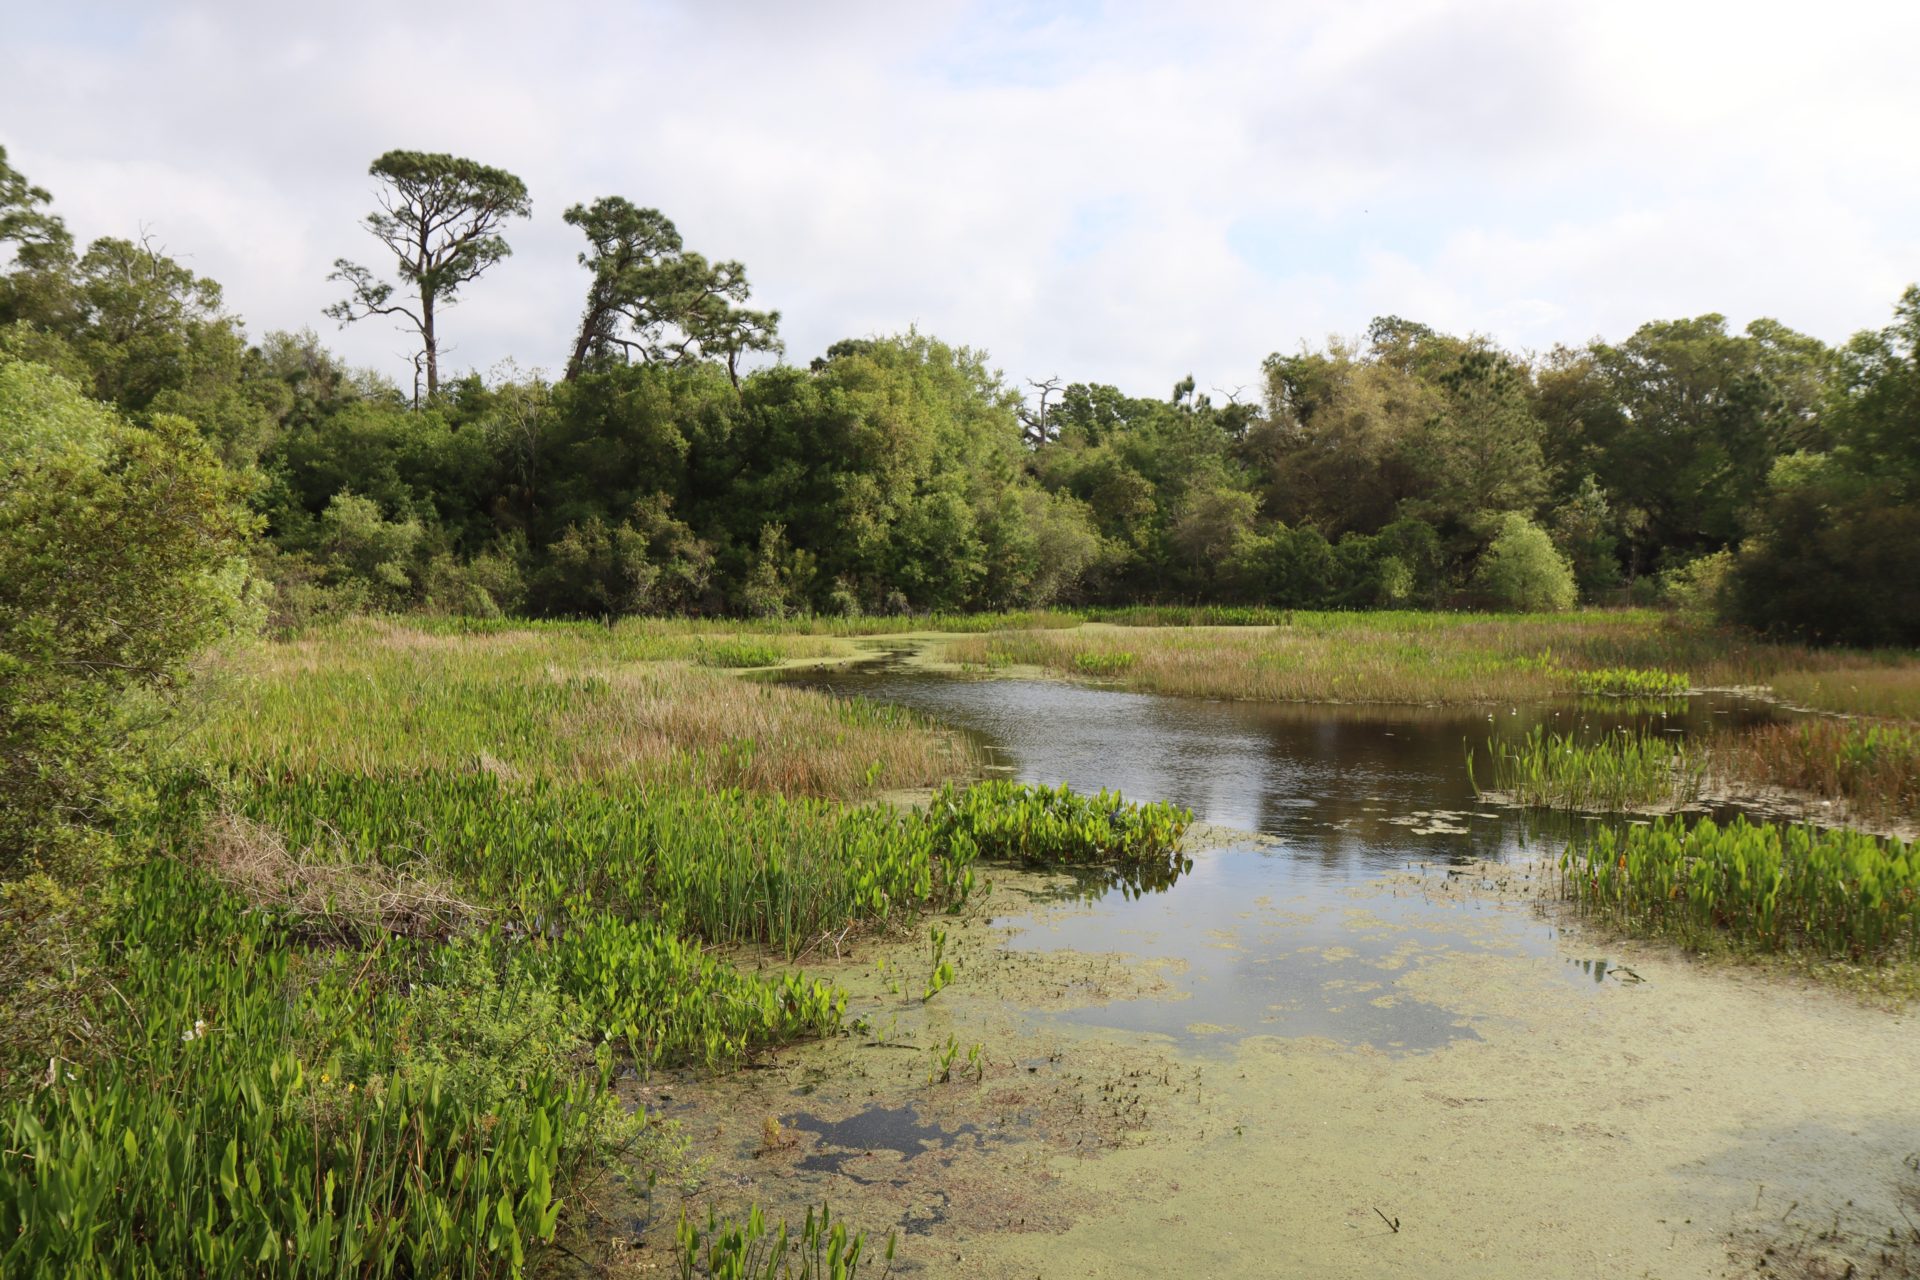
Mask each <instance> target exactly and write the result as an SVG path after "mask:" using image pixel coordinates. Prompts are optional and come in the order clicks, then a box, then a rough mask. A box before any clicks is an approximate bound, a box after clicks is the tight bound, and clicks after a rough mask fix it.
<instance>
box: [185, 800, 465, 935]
mask: <svg viewBox="0 0 1920 1280" xmlns="http://www.w3.org/2000/svg"><path fill="white" fill-rule="evenodd" d="M199 853H200V856H199V864H200V865H201V866H202V867H203V868H205V869H206V870H207V871H208V872H209V873H210V874H211V875H212V876H213V877H214V879H216V880H218V881H219V882H220V883H221V884H223V885H225V886H226V887H227V888H229V889H231V890H233V891H234V892H235V893H237V894H239V895H240V896H241V897H243V898H245V899H246V900H247V901H249V902H252V903H254V904H255V905H257V906H262V907H271V908H276V909H280V910H283V911H287V912H290V913H291V914H292V915H294V916H295V917H297V918H298V919H299V921H300V924H301V927H302V928H303V929H304V930H305V931H307V932H309V933H313V934H317V935H323V936H326V937H330V938H334V939H338V940H342V941H360V940H364V939H365V938H367V937H370V936H373V935H377V934H391V935H395V936H398V937H406V938H438V939H442V940H444V939H446V938H448V937H451V936H452V935H453V934H454V933H456V932H458V931H459V930H460V929H461V928H462V927H463V926H465V925H466V924H467V923H468V922H469V921H472V920H475V919H477V918H478V917H480V916H482V915H484V914H485V912H484V911H483V910H482V909H481V908H479V907H477V906H475V905H474V904H472V903H470V902H467V901H465V900H464V899H461V898H460V897H458V896H456V895H455V894H454V893H453V891H452V890H451V889H449V888H448V887H447V886H446V885H445V884H442V883H441V882H439V881H438V880H435V879H433V878H432V877H430V876H426V875H422V874H416V873H415V872H413V871H409V870H406V869H404V868H393V867H384V866H380V865H378V864H373V863H366V862H344V861H335V860H331V859H329V858H327V857H326V856H325V855H324V851H321V850H315V849H307V850H303V851H301V852H300V853H297V854H296V853H294V852H292V851H290V850H289V849H288V848H287V846H286V843H285V842H284V841H283V840H282V839H281V838H280V835H279V833H278V832H276V831H274V830H273V829H272V828H270V827H264V826H261V825H260V824H259V823H257V822H252V821H249V820H248V819H246V818H243V817H240V816H239V815H237V814H221V815H219V816H218V817H216V818H215V819H213V820H212V821H211V822H209V823H208V824H207V828H206V834H205V839H204V840H203V841H202V843H201V845H200V850H199Z"/></svg>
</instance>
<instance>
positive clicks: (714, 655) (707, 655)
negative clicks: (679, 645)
mask: <svg viewBox="0 0 1920 1280" xmlns="http://www.w3.org/2000/svg"><path fill="white" fill-rule="evenodd" d="M785 656H786V654H785V653H784V652H782V651H781V649H780V647H779V646H778V645H773V644H768V643H766V642H765V641H763V640H744V639H742V640H728V641H723V642H721V643H719V644H709V645H702V646H701V647H700V649H699V651H698V653H697V654H696V660H697V661H698V662H699V663H700V665H701V666H705V667H777V666H779V665H780V662H781V660H782V659H783V658H784V657H785Z"/></svg>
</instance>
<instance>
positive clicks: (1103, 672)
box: [1073, 650, 1139, 676]
mask: <svg viewBox="0 0 1920 1280" xmlns="http://www.w3.org/2000/svg"><path fill="white" fill-rule="evenodd" d="M1138 660H1139V659H1138V657H1137V656H1136V655H1135V654H1132V653H1128V652H1126V651H1125V650H1118V651H1115V650H1106V651H1102V650H1089V651H1087V652H1084V653H1076V654H1074V655H1073V669H1074V670H1075V671H1077V672H1079V673H1080V674H1081V675H1083V676H1118V675H1125V674H1126V673H1127V672H1128V671H1130V670H1132V669H1133V664H1134V663H1135V662H1137V661H1138Z"/></svg>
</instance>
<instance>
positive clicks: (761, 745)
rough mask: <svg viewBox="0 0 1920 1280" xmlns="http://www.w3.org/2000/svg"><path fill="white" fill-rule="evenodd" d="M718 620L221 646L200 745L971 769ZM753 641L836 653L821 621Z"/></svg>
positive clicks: (413, 632)
mask: <svg viewBox="0 0 1920 1280" xmlns="http://www.w3.org/2000/svg"><path fill="white" fill-rule="evenodd" d="M711 643H712V638H711V636H710V635H708V634H706V633H700V632H693V631H687V632H684V633H681V632H667V631H662V630H659V629H656V628H654V627H651V626H648V627H641V626H620V627H613V628H606V627H597V626H591V625H581V624H567V625H564V626H554V627H541V628H531V629H510V630H500V631H495V632H489V633H485V634H480V635H473V636H461V635H455V634H447V633H436V632H434V631H431V630H419V629H415V628H413V627H409V626H402V625H400V624H398V623H393V622H380V621H361V622H354V623H349V624H344V625H341V626H337V627H333V628H328V629H326V630H323V631H320V632H316V633H315V634H313V635H309V636H307V637H304V638H302V639H300V640H295V641H288V642H285V643H279V644H267V645H260V646H257V647H254V648H251V649H248V650H245V651H243V652H240V653H237V654H234V655H232V656H230V657H228V658H226V659H224V660H222V661H221V662H220V663H219V664H218V665H217V666H216V667H215V669H214V671H213V672H212V673H211V675H212V681H211V683H212V686H213V689H214V695H213V696H212V697H210V698H209V699H208V700H207V701H206V703H205V705H204V706H203V707H202V709H201V711H200V714H199V715H198V717H197V719H196V721H195V723H194V724H193V727H192V732H191V735H190V737H189V740H188V744H187V747H188V750H189V752H190V753H191V754H194V755H196V756H201V757H206V758H213V759H219V760H222V761H225V762H230V763H237V764H244V765H247V766H251V767H254V768H259V769H267V770H291V771H294V772H300V773H312V772H316V771H326V770H332V771H339V772H344V773H409V772H414V771H419V770H428V769H437V770H452V771H459V770H478V771H485V772H492V773H497V774H499V775H501V776H503V777H510V778H520V777H552V778H572V779H585V780H593V779H608V780H611V779H619V780H622V781H624V782H627V783H680V784H685V785H697V786H708V787H745V788H747V789H749V790H755V791H774V792H779V793H781V794H785V795H808V796H824V797H839V798H845V797H850V796H856V795H861V794H868V793H871V792H874V791H877V790H881V789H887V788H909V787H925V786H931V785H934V784H936V783H939V782H942V781H944V780H946V779H948V778H952V777H956V776H959V775H962V774H965V773H968V772H970V771H972V769H973V768H974V763H975V762H974V761H973V759H972V757H971V755H970V754H969V750H968V748H967V747H966V745H965V743H964V742H963V740H961V739H960V738H959V737H957V736H956V735H954V734H951V733H948V732H946V731H944V730H941V729H937V728H935V727H933V726H931V725H929V724H927V723H926V722H925V721H923V720H921V719H920V718H918V717H916V716H913V715H912V714H910V713H908V712H904V711H901V710H898V709H897V708H893V707H887V706H882V705H879V704H875V703H867V702H861V701H843V700H836V699H828V698H823V697H821V696H819V695H817V694H814V693H811V692H808V691H805V690H800V689H793V688H788V687H784V686H781V685H777V684H768V683H764V682H759V681H750V680H741V679H738V678H736V677H734V676H733V675H730V674H728V673H727V672H726V671H725V670H723V669H720V668H718V667H716V666H711V665H704V664H702V663H701V658H702V656H703V655H705V654H707V653H709V652H711V649H710V648H709V646H710V644H711ZM756 643H759V644H764V645H767V646H769V647H773V648H778V649H779V650H780V651H781V653H782V654H783V655H786V656H819V655H822V654H826V653H829V652H832V646H831V642H829V641H823V640H821V639H819V638H815V637H797V638H796V637H788V636H769V637H765V638H761V639H758V640H756Z"/></svg>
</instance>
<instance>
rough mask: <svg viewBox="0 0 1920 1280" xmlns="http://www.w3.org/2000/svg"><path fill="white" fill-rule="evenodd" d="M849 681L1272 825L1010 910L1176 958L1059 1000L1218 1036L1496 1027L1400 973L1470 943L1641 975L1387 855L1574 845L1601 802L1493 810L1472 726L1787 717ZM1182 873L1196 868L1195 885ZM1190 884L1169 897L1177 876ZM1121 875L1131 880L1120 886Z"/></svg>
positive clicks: (1028, 755)
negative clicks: (1165, 870) (1143, 974)
mask: <svg viewBox="0 0 1920 1280" xmlns="http://www.w3.org/2000/svg"><path fill="white" fill-rule="evenodd" d="M828 684H829V687H831V688H833V689H835V690H836V691H839V692H845V693H858V694H860V695H862V696H866V697H870V698H876V699H880V700H883V701H886V702H892V703H897V704H900V705H904V706H908V707H912V708H914V709H916V710H919V711H922V712H924V713H927V714H929V715H931V716H933V717H934V718H936V719H938V720H941V721H944V722H945V723H947V724H949V725H952V726H955V727H956V728H959V729H961V730H962V731H964V732H967V733H969V734H971V735H973V736H974V738H975V740H976V741H977V743H978V744H979V745H980V746H981V747H982V749H983V750H985V751H986V752H987V753H988V754H989V756H990V758H992V759H994V760H996V761H997V762H998V763H999V765H1000V767H1001V768H1002V769H1004V771H1005V772H1007V773H1008V774H1010V775H1012V776H1014V777H1016V778H1019V779H1021V780H1023V781H1028V782H1039V783H1047V784H1049V785H1057V784H1060V783H1065V784H1067V785H1068V786H1071V787H1073V788H1075V789H1076V790H1083V791H1095V790H1099V789H1100V788H1108V789H1112V790H1118V791H1121V792H1123V793H1125V794H1126V795H1127V796H1129V797H1130V798H1133V799H1137V800H1168V801H1172V802H1174V803H1176V804H1180V805H1184V806H1186V807H1187V808H1189V809H1192V810H1193V811H1194V813H1195V815H1196V816H1197V817H1198V818H1200V819H1202V820H1203V821H1206V822H1211V823H1215V824H1218V825H1220V826H1224V827H1231V828H1235V829H1237V830H1240V831H1247V832H1259V833H1262V834H1263V835H1264V836H1266V837H1268V839H1266V840H1264V841H1260V842H1251V841H1245V840H1242V841H1239V842H1237V843H1233V844H1231V845H1230V847H1227V848H1213V849H1204V850H1203V851H1201V852H1200V853H1199V854H1198V856H1196V857H1195V858H1194V859H1193V860H1192V863H1191V868H1190V869H1187V868H1180V869H1179V870H1181V871H1184V872H1185V874H1184V875H1179V874H1176V875H1171V876H1167V877H1163V878H1160V879H1156V880H1154V881H1152V882H1145V881H1142V880H1140V879H1137V878H1127V877H1124V876H1118V875H1113V874H1086V875H1082V876H1081V877H1079V878H1078V879H1076V880H1075V881H1073V882H1072V883H1071V884H1070V886H1069V887H1068V889H1067V890H1066V892H1065V893H1064V894H1063V897H1067V898H1071V899H1073V900H1076V901H1078V902H1081V903H1090V904H1091V906H1083V907H1082V908H1080V909H1066V910H1063V909H1060V908H1058V907H1057V906H1056V907H1049V906H1047V905H1046V904H1036V908H1037V909H1036V910H1035V911H1034V912H1033V913H1031V914H1023V915H1021V916H1019V917H1017V918H1008V919H1006V920H1003V921H1001V922H1000V923H1002V924H1004V925H1008V926H1010V927H1012V928H1014V929H1015V930H1016V932H1015V934H1014V936H1013V938H1012V940H1011V942H1010V943H1009V946H1011V947H1012V948H1014V949H1017V950H1019V949H1024V950H1034V949H1038V950H1045V949H1054V948H1061V949H1071V950H1075V951H1083V952H1123V953H1127V954H1131V955H1135V956H1140V957H1152V958H1155V959H1158V960H1161V961H1172V962H1173V963H1172V964H1168V965H1163V967H1162V971H1163V973H1164V974H1165V977H1166V983H1167V986H1168V988H1169V990H1168V991H1167V992H1165V993H1164V994H1162V995H1159V996H1154V997H1146V998H1140V999H1126V1000H1114V1001H1108V1002H1106V1003H1103V1004H1097V1005H1093V1006H1090V1007H1086V1008H1080V1009H1074V1010H1071V1011H1068V1012H1055V1013H1051V1014H1049V1015H1047V1016H1050V1017H1060V1018H1065V1019H1068V1020H1072V1021H1078V1022H1085V1023H1091V1024H1095V1025H1100V1026H1107V1027H1114V1028H1119V1029H1124V1030H1129V1031H1135V1032H1142V1033H1149V1034H1154V1035H1163V1036H1167V1037H1171V1038H1173V1039H1175V1040H1178V1041H1180V1042H1182V1043H1185V1044H1187V1045H1189V1046H1191V1047H1194V1048H1197V1049H1199V1050H1201V1051H1205V1050H1206V1049H1208V1048H1209V1047H1213V1046H1220V1045H1231V1044H1232V1043H1233V1042H1235V1041H1237V1040H1239V1039H1241V1038H1244V1037H1246V1036H1254V1035H1274V1036H1287V1037H1300V1036H1316V1037H1327V1038H1331V1039H1334V1040H1338V1041H1341V1042H1344V1043H1348V1044H1356V1045H1359V1044H1364V1045H1369V1046H1372V1047H1374V1048H1376V1049H1379V1050H1383V1051H1386V1052H1416V1051H1420V1050H1426V1049H1433V1048H1438V1047H1440V1046H1443V1045H1446V1044H1449V1043H1452V1042H1455V1041H1458V1040H1465V1039H1474V1038H1477V1035H1478V1033H1477V1032H1476V1031H1475V1029H1474V1026H1473V1023H1472V1021H1471V1019H1468V1018H1463V1017H1461V1016H1459V1015H1457V1014H1456V1013H1455V1012H1453V1011H1452V1010H1449V1009H1448V1008H1445V1007H1443V1006H1441V1005H1439V1004H1435V1003H1431V1002H1429V1001H1428V1000H1424V999H1421V998H1418V997H1416V996H1414V995H1413V994H1411V993H1410V992H1409V991H1408V990H1407V989H1405V988H1404V987H1403V986H1402V983H1401V979H1402V978H1403V977H1405V976H1406V975H1407V974H1409V973H1413V972H1417V971H1418V970H1419V969H1420V968H1421V967H1422V966H1424V965H1427V964H1430V963H1432V962H1434V961H1436V960H1438V959H1442V958H1444V957H1446V956H1448V955H1450V954H1453V953H1457V952H1460V951H1463V950H1467V951H1475V952H1496V953H1500V954H1503V955H1508V956H1512V957H1515V958H1519V959H1522V960H1533V961H1536V962H1540V963H1543V964H1545V965H1547V966H1548V968H1547V969H1545V970H1543V972H1561V973H1565V974H1567V975H1568V976H1569V977H1573V978H1576V979H1577V981H1575V982H1567V983H1564V984H1555V987H1554V989H1557V990H1560V991H1561V992H1562V993H1563V995H1564V996H1565V998H1583V997H1582V996H1581V994H1580V993H1581V992H1585V993H1588V994H1591V993H1594V992H1596V991H1601V990H1605V989H1608V988H1611V987H1614V986H1617V985H1618V983H1608V982H1607V981H1606V979H1607V978H1608V976H1609V974H1610V973H1612V972H1613V971H1612V970H1610V969H1608V967H1607V965H1606V962H1605V961H1587V962H1585V965H1586V967H1585V968H1581V967H1579V966H1578V965H1574V966H1568V965H1560V964H1556V963H1554V960H1555V958H1556V957H1557V956H1558V948H1557V946H1556V944H1555V933H1554V930H1553V929H1552V927H1551V926H1550V925H1549V924H1548V923H1546V922H1545V921H1543V920H1542V919H1540V918H1538V917H1536V916H1535V915H1533V914H1532V913H1530V912H1528V911H1526V910H1524V909H1522V910H1512V909H1503V908H1501V907H1499V906H1496V905H1492V904H1490V903H1488V902H1486V901H1484V900H1482V899H1480V898H1477V897H1475V896H1474V895H1471V894H1466V893H1453V892H1451V888H1452V886H1450V885H1449V884H1448V883H1447V877H1446V876H1445V875H1444V874H1441V875H1438V876H1435V877H1434V884H1433V885H1432V886H1431V888H1430V891H1421V892H1408V891H1405V887H1404V886H1402V887H1401V888H1400V889H1399V890H1389V889H1387V888H1384V887H1383V886H1382V884H1381V880H1380V877H1381V875H1382V873H1383V872H1386V871H1399V870H1402V869H1404V868H1408V867H1412V866H1424V867H1440V868H1446V867H1460V866H1464V865H1465V864H1468V863H1472V862H1477V861H1482V860H1484V861H1493V862H1499V861H1510V860H1513V859H1514V858H1515V857H1516V856H1517V855H1521V854H1532V855H1535V856H1541V857H1547V858H1551V857H1552V856H1554V855H1556V854H1557V853H1558V852H1559V851H1560V849H1561V848H1562V847H1564V845H1565V843H1566V842H1567V841H1568V840H1569V839H1570V838H1572V837H1573V836H1574V835H1575V834H1577V833H1578V832H1580V831H1582V830H1585V829H1588V828H1590V827H1591V826H1592V825H1593V824H1594V823H1595V822H1598V821H1601V819H1598V818H1595V817H1591V816H1586V815H1568V814H1547V813H1540V812H1534V813H1528V812H1525V811H1520V810H1514V809H1505V808H1495V807H1490V806H1487V805H1485V804H1482V803H1481V801H1480V800H1479V798H1478V796H1477V795H1476V794H1475V792H1474V789H1473V785H1472V782H1471V779H1470V777H1469V774H1468V771H1467V766H1466V754H1467V748H1468V746H1469V744H1471V745H1472V746H1475V747H1482V748H1484V745H1485V744H1486V742H1487V740H1488V738H1490V737H1497V738H1501V739H1506V738H1518V737H1520V736H1522V735H1524V734H1526V733H1527V732H1529V731H1530V730H1532V729H1533V728H1534V727H1536V726H1541V727H1544V728H1546V729H1547V730H1549V731H1553V732H1559V733H1570V734H1573V735H1575V736H1577V737H1579V738H1582V739H1594V738H1598V737H1600V736H1603V735H1605V734H1607V733H1611V732H1614V731H1616V730H1618V729H1620V728H1622V727H1630V728H1636V729H1648V730H1652V731H1655V732H1669V733H1674V734H1686V733H1695V732H1700V731H1702V730H1705V729H1707V728H1709V727H1712V728H1723V727H1727V726H1729V725H1730V724H1739V723H1743V722H1751V721H1757V720H1763V719H1766V718H1770V716H1771V715H1772V712H1771V710H1770V709H1768V708H1766V707H1764V706H1760V705H1757V704H1753V703H1750V702H1745V701H1742V700H1739V699H1736V698H1731V697H1724V696H1713V695H1708V696H1702V697H1694V698H1689V699H1685V700H1682V701H1681V702H1680V703H1679V704H1678V705H1675V704H1674V703H1673V702H1672V701H1661V702H1657V703H1653V704H1644V703H1641V702H1631V701H1621V700H1612V699H1602V700H1589V701H1588V702H1585V703H1580V704H1575V703H1572V702H1567V703H1560V704H1547V705H1533V706H1506V707H1498V708H1493V709H1491V710H1489V709H1487V708H1479V709H1464V708H1457V707H1446V708H1438V707H1378V706H1311V705H1271V704H1251V703H1234V702H1209V701H1202V700H1193V699H1176V698H1170V697H1161V696H1157V695H1152V694H1138V693H1126V692H1121V691H1118V690H1113V689H1100V688H1087V687H1084V686H1077V685H1069V684H1063V683H1058V682H1052V681H1034V680H1026V681H1022V680H979V679H955V678H949V677H943V676H937V675H930V674H926V673H908V672H904V671H900V670H888V669H885V668H884V667H881V668H880V669H877V670H871V671H863V672H856V673H853V674H851V675H849V674H847V673H840V674H836V675H835V676H834V678H833V679H832V680H831V681H830V682H828ZM1175 880H1178V883H1177V884H1174V883H1173V881H1175ZM1169 887H1171V892H1164V893H1162V892H1154V891H1156V890H1163V889H1168V888H1169ZM1115 889H1118V890H1119V891H1120V892H1118V893H1115V892H1113V891H1114V890H1115Z"/></svg>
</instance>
